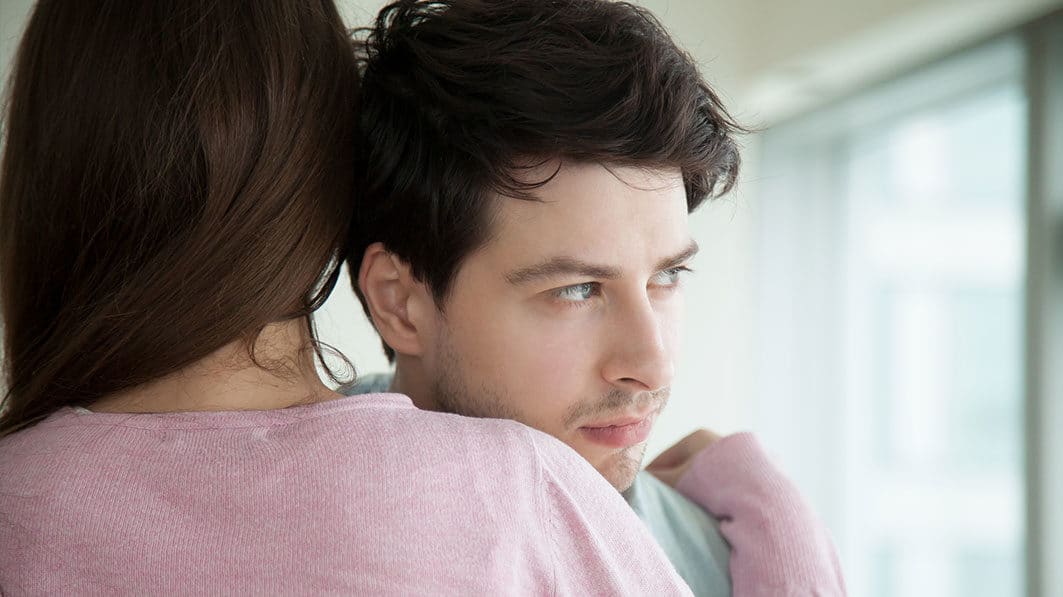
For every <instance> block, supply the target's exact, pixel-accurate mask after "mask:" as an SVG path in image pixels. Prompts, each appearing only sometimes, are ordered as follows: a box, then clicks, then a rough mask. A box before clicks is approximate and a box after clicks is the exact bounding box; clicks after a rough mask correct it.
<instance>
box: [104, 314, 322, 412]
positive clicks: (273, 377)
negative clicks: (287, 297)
mask: <svg viewBox="0 0 1063 597" xmlns="http://www.w3.org/2000/svg"><path fill="white" fill-rule="evenodd" d="M309 340H310V339H309V336H308V334H307V332H306V327H305V325H303V321H302V320H293V321H286V322H282V323H274V324H270V325H268V326H266V328H265V329H264V330H263V331H262V333H261V334H260V335H259V337H258V339H257V340H256V343H255V360H256V361H257V362H258V364H256V363H255V362H253V361H252V360H251V357H250V354H249V352H248V349H247V345H246V344H245V343H244V342H242V341H238V342H233V343H230V344H227V345H226V346H223V347H222V348H220V349H218V350H217V351H215V352H214V353H212V354H210V355H209V356H207V357H205V358H203V359H201V360H199V361H197V362H196V363H193V364H192V365H189V366H188V367H185V368H184V369H181V370H180V371H177V372H174V373H172V374H170V375H167V376H166V377H163V378H160V379H158V380H155V381H153V382H149V383H146V384H142V385H140V386H136V387H134V388H130V389H129V390H126V391H123V392H119V393H117V394H112V395H110V396H106V397H104V398H102V399H100V400H98V401H96V402H95V403H93V404H92V405H91V406H89V410H92V411H96V412H129V413H157V412H179V411H200V410H272V409H278V408H287V407H289V406H296V405H300V404H309V403H313V402H321V401H325V400H332V399H335V398H341V397H342V396H340V395H339V394H336V393H335V392H333V391H332V390H330V389H329V388H328V386H326V385H325V384H323V383H322V382H321V379H320V378H319V377H318V375H317V371H316V369H315V367H314V352H313V350H312V349H311V347H310V341H309ZM260 365H261V366H260Z"/></svg>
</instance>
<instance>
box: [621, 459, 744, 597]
mask: <svg viewBox="0 0 1063 597" xmlns="http://www.w3.org/2000/svg"><path fill="white" fill-rule="evenodd" d="M624 498H625V499H626V500H627V502H628V504H629V505H630V506H631V508H632V510H634V511H635V513H636V514H638V516H639V518H641V519H642V521H643V522H644V523H645V524H646V526H647V527H648V528H649V529H650V533H652V534H653V537H654V539H656V540H657V543H658V544H660V546H661V548H662V549H663V550H664V552H665V554H666V555H667V556H668V559H669V560H670V561H671V562H672V565H673V566H675V568H676V570H677V571H678V572H679V575H680V576H682V577H683V580H685V581H686V582H687V584H689V585H690V588H691V589H692V590H693V592H694V594H695V595H723V594H730V590H731V580H730V575H729V573H728V565H729V563H730V557H731V551H730V548H729V547H728V545H727V542H726V541H725V540H724V538H723V535H722V534H721V533H720V526H719V522H718V521H717V520H716V519H715V518H713V517H712V515H710V514H709V513H708V512H706V511H705V510H704V509H703V508H701V507H700V506H698V505H697V504H695V503H694V502H692V501H690V500H689V499H687V498H686V497H685V496H683V495H682V494H680V493H679V492H678V491H676V490H675V489H673V488H672V487H670V486H668V485H666V484H665V483H662V482H661V481H660V480H658V479H657V478H656V477H654V476H653V475H652V474H650V473H648V472H646V471H641V472H639V474H638V475H636V477H635V482H634V483H633V484H632V486H631V487H630V488H629V489H628V490H627V491H625V492H624Z"/></svg>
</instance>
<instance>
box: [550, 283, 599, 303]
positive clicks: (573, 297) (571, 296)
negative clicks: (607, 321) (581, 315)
mask: <svg viewBox="0 0 1063 597" xmlns="http://www.w3.org/2000/svg"><path fill="white" fill-rule="evenodd" d="M597 293H598V284H597V283H596V282H584V283H583V284H573V285H572V286H565V287H564V288H558V289H557V290H555V291H554V296H555V297H557V298H558V299H560V300H562V301H567V302H571V303H580V302H583V301H587V300H590V299H591V298H593V297H594V296H595V295H596V294H597Z"/></svg>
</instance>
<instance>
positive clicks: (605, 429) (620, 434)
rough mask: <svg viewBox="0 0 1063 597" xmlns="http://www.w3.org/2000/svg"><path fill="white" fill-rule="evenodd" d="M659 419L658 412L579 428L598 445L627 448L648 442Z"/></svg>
mask: <svg viewBox="0 0 1063 597" xmlns="http://www.w3.org/2000/svg"><path fill="white" fill-rule="evenodd" d="M656 419H657V411H656V410H653V411H651V412H649V413H648V414H646V415H643V416H641V417H639V416H627V417H619V418H616V419H613V420H610V421H606V422H602V423H593V424H591V425H585V426H583V427H580V428H579V432H580V434H581V435H582V436H583V437H585V438H587V439H589V440H591V441H592V442H594V443H596V444H601V445H603V446H608V447H610V448H627V447H630V446H634V445H635V444H641V443H642V442H644V441H646V438H647V437H649V435H650V430H652V429H653V422H654V421H655V420H656Z"/></svg>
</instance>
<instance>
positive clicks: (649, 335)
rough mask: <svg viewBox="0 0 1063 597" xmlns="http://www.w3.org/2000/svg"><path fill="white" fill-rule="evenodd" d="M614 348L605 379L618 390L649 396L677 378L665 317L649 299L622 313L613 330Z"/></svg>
mask: <svg viewBox="0 0 1063 597" xmlns="http://www.w3.org/2000/svg"><path fill="white" fill-rule="evenodd" d="M610 327H611V328H612V329H611V334H610V339H609V342H610V348H611V350H609V352H608V353H607V357H606V360H605V363H604V365H603V367H602V375H603V377H605V380H606V381H607V382H609V383H611V384H613V385H614V386H617V387H621V388H624V389H626V390H629V391H637V392H645V391H656V390H660V389H663V388H667V387H668V386H670V385H671V384H672V378H673V376H674V375H675V364H674V362H673V359H672V353H671V346H670V343H668V342H666V338H665V334H664V326H663V325H662V321H661V316H660V315H659V314H658V313H657V312H656V311H655V310H654V308H653V304H652V303H651V302H650V300H649V297H642V298H641V300H636V301H633V302H632V304H631V305H630V306H629V307H628V308H626V309H623V310H622V311H620V312H618V313H617V315H616V317H615V320H614V321H613V322H612V325H611V326H610Z"/></svg>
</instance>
